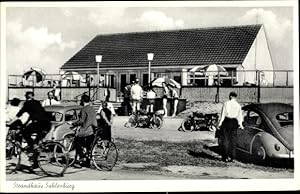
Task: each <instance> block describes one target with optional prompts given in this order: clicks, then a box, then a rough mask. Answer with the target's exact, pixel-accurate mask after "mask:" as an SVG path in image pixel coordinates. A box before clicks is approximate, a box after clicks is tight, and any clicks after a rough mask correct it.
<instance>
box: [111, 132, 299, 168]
mask: <svg viewBox="0 0 300 194" xmlns="http://www.w3.org/2000/svg"><path fill="white" fill-rule="evenodd" d="M205 143H206V142H203V141H189V142H165V141H154V140H147V141H141V140H134V139H123V138H116V139H115V144H116V146H117V147H118V150H119V159H118V162H120V163H125V164H126V163H157V166H159V167H164V166H173V165H174V166H199V167H201V166H202V167H234V166H236V167H243V168H247V169H257V170H264V171H269V172H280V171H286V170H287V169H284V168H272V167H269V166H259V165H255V164H251V163H243V164H241V163H240V164H239V163H230V164H228V163H224V162H222V161H221V159H220V156H218V155H216V153H215V152H214V153H212V151H210V150H208V149H207V148H205ZM147 168H154V167H147ZM144 170H145V169H144ZM153 170H154V169H153ZM156 170H157V169H156ZM288 170H289V171H292V172H293V169H288Z"/></svg>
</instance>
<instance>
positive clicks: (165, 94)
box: [162, 82, 170, 117]
mask: <svg viewBox="0 0 300 194" xmlns="http://www.w3.org/2000/svg"><path fill="white" fill-rule="evenodd" d="M162 87H163V97H162V102H163V109H164V113H165V114H164V117H167V116H168V109H167V103H168V97H169V96H170V91H169V87H168V86H167V84H166V82H163V83H162Z"/></svg>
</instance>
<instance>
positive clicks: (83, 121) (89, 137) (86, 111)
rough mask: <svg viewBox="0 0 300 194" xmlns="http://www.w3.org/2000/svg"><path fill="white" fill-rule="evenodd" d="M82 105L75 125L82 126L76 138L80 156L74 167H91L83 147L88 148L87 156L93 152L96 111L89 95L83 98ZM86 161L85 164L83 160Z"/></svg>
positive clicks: (76, 146)
mask: <svg viewBox="0 0 300 194" xmlns="http://www.w3.org/2000/svg"><path fill="white" fill-rule="evenodd" d="M81 105H83V108H82V109H81V111H80V113H79V120H78V121H76V122H74V123H73V126H80V128H79V130H78V131H77V133H76V137H75V148H76V151H77V154H78V156H79V160H78V161H77V163H75V164H74V167H77V168H80V167H81V166H87V167H89V165H90V160H89V159H88V158H86V156H85V155H84V154H83V150H82V146H84V147H86V150H87V153H86V154H87V156H88V154H89V153H90V151H91V146H92V145H91V144H92V142H93V138H94V128H95V127H97V120H96V111H95V110H94V109H93V107H92V106H91V105H90V98H89V96H87V95H83V96H82V97H81ZM84 159H86V161H85V162H84V161H83V160H84Z"/></svg>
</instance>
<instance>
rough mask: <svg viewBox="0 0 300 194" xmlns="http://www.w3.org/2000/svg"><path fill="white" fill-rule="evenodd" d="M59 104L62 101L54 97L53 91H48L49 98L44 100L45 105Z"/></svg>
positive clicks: (43, 104)
mask: <svg viewBox="0 0 300 194" xmlns="http://www.w3.org/2000/svg"><path fill="white" fill-rule="evenodd" d="M57 104H60V102H59V101H56V100H55V99H54V94H53V91H50V92H48V98H47V99H46V100H44V101H43V102H42V106H43V107H45V106H50V105H57Z"/></svg>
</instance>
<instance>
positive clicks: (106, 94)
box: [104, 86, 110, 102]
mask: <svg viewBox="0 0 300 194" xmlns="http://www.w3.org/2000/svg"><path fill="white" fill-rule="evenodd" d="M104 96H105V101H106V102H109V99H110V90H109V87H108V86H107V87H106V90H104Z"/></svg>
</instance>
